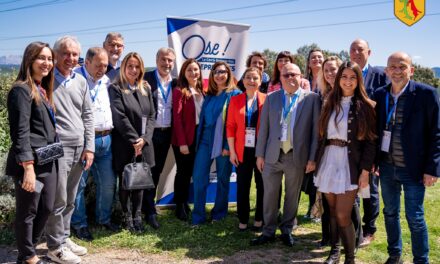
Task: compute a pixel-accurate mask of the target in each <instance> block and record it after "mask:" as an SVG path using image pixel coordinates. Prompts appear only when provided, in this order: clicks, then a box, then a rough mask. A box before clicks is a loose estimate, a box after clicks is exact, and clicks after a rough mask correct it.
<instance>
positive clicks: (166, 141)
mask: <svg viewBox="0 0 440 264" xmlns="http://www.w3.org/2000/svg"><path fill="white" fill-rule="evenodd" d="M170 145H171V127H169V128H164V129H162V128H155V129H154V133H153V148H154V163H155V166H154V167H153V168H151V174H152V176H153V181H154V185H155V186H156V187H155V188H154V189H150V190H145V191H144V194H143V200H142V209H143V212H144V213H145V215H146V216H147V217H148V216H150V215H153V214H157V212H156V207H155V201H154V200H155V198H156V189H157V184H158V183H159V178H160V174H161V173H162V170H163V167H164V166H165V161H166V159H167V155H168V150H169V148H170Z"/></svg>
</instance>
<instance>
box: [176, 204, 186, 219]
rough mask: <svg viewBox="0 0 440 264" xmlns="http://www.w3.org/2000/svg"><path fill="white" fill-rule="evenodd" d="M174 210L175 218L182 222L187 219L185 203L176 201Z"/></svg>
mask: <svg viewBox="0 0 440 264" xmlns="http://www.w3.org/2000/svg"><path fill="white" fill-rule="evenodd" d="M175 211H176V217H177V219H179V220H182V221H184V222H186V221H188V214H187V213H186V210H185V205H184V204H183V203H176V209H175Z"/></svg>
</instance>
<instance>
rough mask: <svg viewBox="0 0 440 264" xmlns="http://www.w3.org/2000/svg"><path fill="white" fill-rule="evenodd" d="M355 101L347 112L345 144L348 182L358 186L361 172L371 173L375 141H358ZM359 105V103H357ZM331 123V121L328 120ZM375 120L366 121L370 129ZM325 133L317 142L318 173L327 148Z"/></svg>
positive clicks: (353, 100)
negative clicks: (346, 143) (346, 144)
mask: <svg viewBox="0 0 440 264" xmlns="http://www.w3.org/2000/svg"><path fill="white" fill-rule="evenodd" d="M356 103H357V102H356V101H355V99H354V97H353V98H352V102H351V105H350V110H349V111H348V125H347V142H348V146H347V148H348V151H347V154H348V166H349V168H350V180H351V184H359V175H360V174H361V172H362V170H366V171H371V169H372V168H373V163H374V158H375V154H376V140H358V139H357V134H358V123H359V120H358V119H357V118H355V117H356V116H357V115H358V114H357V112H356V107H355V106H356ZM359 103H361V102H360V101H359ZM329 122H333V120H329ZM375 122H376V121H375V120H368V125H369V126H370V127H374V126H375ZM327 141H328V139H327V132H326V133H325V134H324V137H323V138H322V139H320V140H319V144H318V154H317V159H316V162H317V166H316V168H317V169H316V171H318V168H319V166H320V165H321V161H322V156H323V155H324V151H325V147H326V146H327Z"/></svg>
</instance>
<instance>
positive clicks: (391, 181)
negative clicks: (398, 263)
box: [380, 164, 429, 263]
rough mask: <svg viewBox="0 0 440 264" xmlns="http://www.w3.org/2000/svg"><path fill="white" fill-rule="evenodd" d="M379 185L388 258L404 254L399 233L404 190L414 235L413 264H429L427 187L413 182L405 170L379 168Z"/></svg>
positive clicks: (407, 212)
mask: <svg viewBox="0 0 440 264" xmlns="http://www.w3.org/2000/svg"><path fill="white" fill-rule="evenodd" d="M380 184H381V188H382V198H383V202H384V208H383V214H384V218H385V228H386V232H387V242H388V254H389V255H390V256H400V255H401V254H402V234H401V229H400V221H399V220H400V193H401V190H402V186H403V192H404V202H405V215H406V220H407V222H408V226H409V229H410V231H411V244H412V254H413V256H414V263H428V253H429V246H428V230H427V227H426V222H425V218H424V209H423V200H424V197H425V186H424V185H423V183H422V182H421V181H417V180H416V179H414V177H413V176H412V175H410V174H409V173H408V170H407V169H406V168H401V167H395V166H392V165H390V164H380Z"/></svg>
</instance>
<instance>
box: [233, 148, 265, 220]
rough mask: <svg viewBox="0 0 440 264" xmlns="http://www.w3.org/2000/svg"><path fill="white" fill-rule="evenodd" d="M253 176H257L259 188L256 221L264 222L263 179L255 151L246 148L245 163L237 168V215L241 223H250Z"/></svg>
mask: <svg viewBox="0 0 440 264" xmlns="http://www.w3.org/2000/svg"><path fill="white" fill-rule="evenodd" d="M252 174H254V175H255V185H256V187H257V202H256V209H255V221H263V195H264V187H263V178H262V177H261V173H260V171H259V170H258V169H257V165H256V158H255V149H254V148H244V154H243V162H242V163H240V164H239V165H238V167H237V214H238V219H239V220H240V223H242V224H247V223H248V222H249V212H250V202H249V193H250V189H251V181H252Z"/></svg>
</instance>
